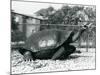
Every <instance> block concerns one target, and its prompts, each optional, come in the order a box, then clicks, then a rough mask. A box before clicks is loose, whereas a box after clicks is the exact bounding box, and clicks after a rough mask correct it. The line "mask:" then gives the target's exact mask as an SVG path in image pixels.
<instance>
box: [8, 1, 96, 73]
mask: <svg viewBox="0 0 100 75" xmlns="http://www.w3.org/2000/svg"><path fill="white" fill-rule="evenodd" d="M10 11H11V32H10V33H11V53H10V58H11V59H10V71H11V74H34V73H49V72H69V71H83V70H95V69H96V5H85V4H69V3H55V2H41V1H40V2H39V1H28V0H12V1H11V10H10Z"/></svg>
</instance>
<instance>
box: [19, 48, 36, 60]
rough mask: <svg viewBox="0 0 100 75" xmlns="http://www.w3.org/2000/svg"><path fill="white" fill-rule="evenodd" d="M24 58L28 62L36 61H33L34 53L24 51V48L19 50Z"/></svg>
mask: <svg viewBox="0 0 100 75" xmlns="http://www.w3.org/2000/svg"><path fill="white" fill-rule="evenodd" d="M18 51H19V52H20V53H21V54H22V55H23V56H24V60H25V61H26V60H34V59H33V57H34V56H33V55H34V54H33V53H32V52H31V51H29V50H26V49H24V48H19V50H18Z"/></svg>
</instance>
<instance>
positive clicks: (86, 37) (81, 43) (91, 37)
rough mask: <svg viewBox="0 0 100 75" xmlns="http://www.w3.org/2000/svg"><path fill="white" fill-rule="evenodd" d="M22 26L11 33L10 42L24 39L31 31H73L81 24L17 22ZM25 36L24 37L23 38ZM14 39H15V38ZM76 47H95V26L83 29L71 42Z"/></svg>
mask: <svg viewBox="0 0 100 75" xmlns="http://www.w3.org/2000/svg"><path fill="white" fill-rule="evenodd" d="M19 25H22V26H26V28H25V27H24V28H25V29H26V30H25V29H23V28H22V29H21V28H19V30H22V31H21V32H18V33H17V34H12V38H11V40H12V42H13V39H14V42H20V41H25V40H26V39H27V38H25V37H27V36H30V35H31V34H32V33H36V32H38V31H42V30H45V29H60V30H66V31H73V30H79V29H80V28H81V27H82V25H65V24H26V25H25V24H19ZM23 30H25V31H23ZM24 38H25V39H24ZM15 39H16V40H15ZM73 44H74V45H75V46H76V47H77V48H86V50H87V51H88V48H95V47H96V27H95V25H94V27H92V29H88V30H87V31H85V32H84V33H83V34H82V36H81V38H80V39H78V40H77V41H76V42H75V43H73Z"/></svg>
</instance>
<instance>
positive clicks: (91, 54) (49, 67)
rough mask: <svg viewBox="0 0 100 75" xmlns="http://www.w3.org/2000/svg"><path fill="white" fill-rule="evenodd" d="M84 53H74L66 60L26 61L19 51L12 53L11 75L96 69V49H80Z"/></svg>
mask: <svg viewBox="0 0 100 75" xmlns="http://www.w3.org/2000/svg"><path fill="white" fill-rule="evenodd" d="M77 50H80V51H81V52H82V53H80V54H78V53H74V54H72V55H70V57H69V58H68V59H66V60H35V61H24V60H23V56H22V55H21V54H20V53H19V52H18V51H15V50H14V51H12V53H11V73H12V74H20V73H37V72H52V71H72V70H86V69H95V49H94V48H90V49H88V51H86V48H80V49H79V48H78V49H77Z"/></svg>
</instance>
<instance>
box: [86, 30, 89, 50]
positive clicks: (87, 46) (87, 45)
mask: <svg viewBox="0 0 100 75" xmlns="http://www.w3.org/2000/svg"><path fill="white" fill-rule="evenodd" d="M88 48H89V31H88V30H87V43H86V52H88Z"/></svg>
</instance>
